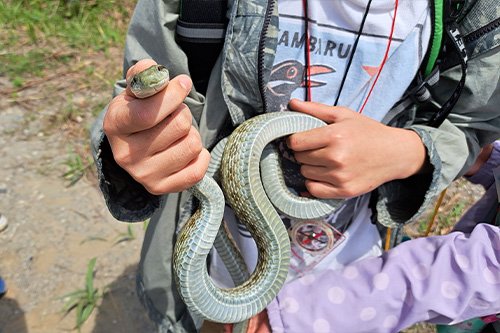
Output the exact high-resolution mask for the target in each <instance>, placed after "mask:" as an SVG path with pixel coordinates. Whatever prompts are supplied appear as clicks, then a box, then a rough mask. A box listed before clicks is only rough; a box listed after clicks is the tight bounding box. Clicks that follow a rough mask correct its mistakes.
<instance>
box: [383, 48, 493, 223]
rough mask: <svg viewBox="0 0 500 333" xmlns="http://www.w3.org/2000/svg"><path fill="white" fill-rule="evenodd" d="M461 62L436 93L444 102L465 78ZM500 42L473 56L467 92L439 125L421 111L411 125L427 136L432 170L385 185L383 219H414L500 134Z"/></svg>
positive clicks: (390, 221)
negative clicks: (461, 75) (428, 122)
mask: <svg viewBox="0 0 500 333" xmlns="http://www.w3.org/2000/svg"><path fill="white" fill-rule="evenodd" d="M460 73H461V71H460V68H459V67H454V68H451V69H450V70H448V71H446V72H444V73H442V74H441V79H440V81H439V83H438V86H437V87H436V88H435V91H434V95H435V97H436V99H439V102H444V101H445V100H446V99H447V98H448V97H449V95H450V91H453V90H454V88H455V87H456V85H457V82H458V81H459V80H460ZM499 77H500V47H496V48H494V49H492V50H490V51H488V52H485V53H482V54H480V55H479V56H477V57H475V58H472V59H470V61H469V64H468V71H467V80H466V83H465V87H464V89H463V92H462V94H461V96H460V98H459V100H458V102H457V104H456V105H455V107H454V108H453V110H452V113H451V114H450V115H449V117H448V118H447V119H446V120H445V122H444V123H443V124H442V125H441V126H440V127H439V128H433V127H429V126H427V125H425V122H426V120H427V119H429V117H428V115H425V113H420V114H419V113H417V117H416V119H415V122H414V123H413V124H412V125H410V126H408V128H409V129H411V130H414V131H415V132H416V133H417V134H418V135H419V136H420V137H421V139H422V142H423V143H424V145H425V147H426V149H427V154H428V161H429V163H430V165H431V171H430V172H429V173H423V174H418V175H415V176H412V177H410V178H408V179H404V180H395V181H391V182H389V183H386V184H384V185H382V186H381V187H379V189H378V191H377V193H375V195H378V201H377V204H376V207H377V213H378V220H379V222H381V223H382V224H384V225H386V226H388V225H392V226H394V224H398V223H405V222H408V221H413V220H415V218H416V217H417V216H419V215H420V214H421V213H423V212H424V211H425V209H426V208H427V207H428V206H429V204H430V203H432V202H433V200H434V198H435V197H436V195H438V194H439V193H440V192H441V191H442V190H443V189H445V188H446V187H447V186H448V185H449V184H450V183H451V182H452V181H453V180H455V179H457V178H458V177H460V176H461V175H463V174H464V173H465V172H466V171H467V170H468V168H469V167H470V166H471V165H472V164H473V163H474V161H475V159H476V157H477V155H478V153H479V150H480V148H481V147H482V146H484V145H486V144H488V143H491V142H493V141H494V140H496V139H497V138H498V137H499V136H500V108H499V107H498V105H500V88H499Z"/></svg>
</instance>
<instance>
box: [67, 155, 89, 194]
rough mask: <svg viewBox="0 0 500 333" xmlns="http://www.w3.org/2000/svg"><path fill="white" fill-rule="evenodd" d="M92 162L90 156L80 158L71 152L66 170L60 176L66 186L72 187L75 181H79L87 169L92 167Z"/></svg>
mask: <svg viewBox="0 0 500 333" xmlns="http://www.w3.org/2000/svg"><path fill="white" fill-rule="evenodd" d="M93 163H94V162H93V160H92V158H91V157H90V156H87V157H86V158H82V156H81V155H80V154H78V153H76V152H72V153H71V154H70V155H69V156H68V158H67V160H66V162H65V165H66V167H67V169H68V171H66V172H65V173H64V174H63V175H62V176H63V178H64V179H65V180H66V181H68V186H72V185H74V184H75V183H76V182H77V181H79V180H80V179H81V178H82V177H83V176H85V174H86V173H87V172H88V171H89V169H90V168H91V167H92V165H93Z"/></svg>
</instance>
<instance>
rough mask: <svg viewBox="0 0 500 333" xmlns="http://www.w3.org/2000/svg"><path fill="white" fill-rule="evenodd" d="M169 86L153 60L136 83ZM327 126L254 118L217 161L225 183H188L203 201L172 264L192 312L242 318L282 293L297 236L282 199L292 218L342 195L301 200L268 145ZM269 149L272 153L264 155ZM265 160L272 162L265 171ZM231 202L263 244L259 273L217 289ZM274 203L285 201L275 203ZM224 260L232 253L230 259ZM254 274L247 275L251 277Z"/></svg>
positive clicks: (322, 208) (283, 115) (293, 118)
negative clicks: (216, 257) (214, 268)
mask: <svg viewBox="0 0 500 333" xmlns="http://www.w3.org/2000/svg"><path fill="white" fill-rule="evenodd" d="M167 84H168V70H167V69H166V68H165V67H163V66H161V65H155V66H152V67H150V68H148V69H146V70H144V71H143V72H141V73H138V74H136V75H135V76H134V77H133V79H131V80H130V81H129V86H130V89H131V91H132V92H133V93H134V94H135V95H136V96H137V97H139V98H146V97H148V96H150V95H153V94H155V93H156V92H157V91H159V90H161V89H163V88H165V87H166V85H167ZM324 125H325V123H324V122H323V121H321V120H319V119H317V118H314V117H311V116H309V115H305V114H301V113H296V112H291V111H283V112H275V113H265V114H261V115H258V116H255V117H253V118H250V119H248V120H247V121H245V122H244V123H243V124H241V125H240V126H238V127H237V128H236V129H235V130H234V131H233V133H232V134H231V135H230V136H229V138H228V139H227V143H226V144H225V147H224V151H223V153H222V160H221V161H216V163H220V178H221V186H219V185H218V184H217V182H215V180H214V179H213V178H212V177H211V176H210V175H206V176H205V177H204V178H203V179H202V180H201V181H200V182H199V183H197V184H196V185H194V186H193V187H192V188H190V189H189V190H190V191H191V192H192V193H193V195H194V196H195V197H196V198H197V199H198V200H199V201H200V205H199V208H198V210H197V211H196V212H195V213H194V215H193V216H192V217H191V218H190V219H189V220H188V221H187V223H186V224H185V225H184V226H183V228H182V229H181V231H180V232H179V234H178V238H177V241H176V244H175V249H174V257H173V267H174V272H175V279H176V283H177V287H178V290H179V293H180V295H181V297H182V299H183V300H184V302H185V303H186V305H187V307H188V309H189V311H190V312H191V313H192V314H194V315H197V316H200V317H201V318H204V319H208V320H211V321H215V322H220V323H236V322H242V321H245V320H246V319H248V318H250V317H252V316H254V315H256V314H257V313H259V312H260V311H262V310H263V309H264V308H265V307H266V306H267V305H268V304H269V303H270V302H271V301H272V300H273V298H275V297H276V295H277V293H278V292H279V290H280V289H281V287H282V285H283V283H284V282H285V280H286V277H287V273H288V265H289V261H290V241H289V237H288V233H287V230H286V228H285V226H284V224H283V222H282V220H281V218H280V215H279V213H278V211H277V209H276V208H275V205H276V206H277V207H278V210H279V211H280V212H281V213H284V214H288V215H291V217H293V218H298V219H315V218H319V217H322V216H325V215H327V214H329V213H331V212H332V211H333V210H334V209H335V208H336V207H337V206H338V205H339V201H338V200H326V201H321V200H315V199H305V198H299V197H296V196H294V195H293V194H292V193H290V192H289V191H288V190H286V185H285V184H284V180H283V176H282V175H279V174H278V173H279V162H277V161H276V159H277V157H276V155H277V154H276V153H275V152H274V151H272V150H268V149H269V148H266V146H268V144H269V143H271V142H272V141H274V140H275V139H277V138H280V137H284V136H287V135H290V134H292V133H296V132H300V131H306V130H310V129H313V128H317V127H320V126H324ZM265 149H266V150H265ZM264 151H266V153H265V155H266V156H267V157H265V158H263V157H262V155H263V152H264ZM212 157H213V155H212ZM261 160H262V163H267V164H265V170H262V171H261V166H260V163H261ZM266 160H267V161H266ZM211 163H212V162H211ZM266 171H270V172H267V173H268V174H269V173H270V175H267V176H266V177H263V178H265V179H268V180H267V181H266V182H267V183H272V186H269V185H268V186H266V188H268V192H276V193H274V194H272V193H271V194H270V193H266V190H265V189H264V186H263V184H262V181H261V172H262V173H265V172H266ZM276 184H278V185H279V188H280V189H279V190H277V191H275V190H273V188H275V187H276ZM221 187H222V189H223V190H222V189H221ZM287 191H288V192H287ZM282 193H285V194H282ZM269 195H271V200H270V199H269V197H268V196H269ZM225 201H227V202H228V203H229V205H230V206H231V207H232V209H233V210H234V212H235V214H236V216H237V217H238V219H239V221H240V222H241V223H243V224H244V225H245V226H246V228H247V229H248V230H249V232H250V234H251V235H252V237H253V238H254V240H255V242H256V244H257V249H258V262H257V266H256V268H255V270H254V272H253V273H252V274H251V275H250V276H249V278H248V279H246V281H241V279H242V278H241V276H240V277H239V278H235V277H234V276H233V279H234V280H235V284H236V287H234V288H220V287H218V286H217V285H216V284H215V283H214V282H213V281H212V279H211V278H210V276H209V274H208V271H207V264H206V261H207V257H208V255H209V253H210V250H211V249H212V247H213V246H214V242H215V241H216V238H218V237H217V234H218V232H219V229H220V230H221V234H219V238H220V237H222V239H226V238H227V237H228V236H227V235H225V232H224V228H220V226H221V221H222V217H223V213H224V206H225ZM275 201H276V202H278V201H280V202H281V203H278V204H275ZM287 201H290V202H291V203H288V206H289V207H292V208H291V209H290V208H287V204H286V202H287ZM273 204H275V205H273ZM303 205H304V206H303ZM294 207H295V208H296V207H299V208H298V209H294ZM302 207H307V208H302ZM294 211H299V212H300V213H297V214H296V213H294ZM303 212H306V214H303ZM296 215H300V216H296ZM231 251H233V250H228V252H231ZM219 252H220V251H219ZM229 255H230V256H231V254H229ZM223 261H224V262H225V263H226V261H231V259H224V257H223ZM235 261H236V262H238V259H235V260H233V262H235ZM240 261H241V260H240ZM226 266H227V264H226ZM247 275H248V274H246V275H245V274H243V276H245V278H246V276H247ZM236 279H238V280H240V281H236Z"/></svg>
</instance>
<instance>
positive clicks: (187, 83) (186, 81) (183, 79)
mask: <svg viewBox="0 0 500 333" xmlns="http://www.w3.org/2000/svg"><path fill="white" fill-rule="evenodd" d="M179 84H180V85H181V87H182V88H184V89H186V91H187V92H190V91H191V86H192V83H191V79H190V78H189V77H188V76H185V75H182V76H179Z"/></svg>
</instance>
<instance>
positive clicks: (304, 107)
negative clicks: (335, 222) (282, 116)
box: [287, 99, 427, 199]
mask: <svg viewBox="0 0 500 333" xmlns="http://www.w3.org/2000/svg"><path fill="white" fill-rule="evenodd" d="M289 107H290V109H291V110H294V111H299V112H303V113H307V114H310V115H312V116H315V117H317V118H319V119H322V120H323V121H325V122H326V123H327V124H328V125H327V126H325V127H321V128H316V129H313V130H310V131H306V132H301V133H296V134H293V135H290V137H289V138H288V139H287V144H288V146H289V147H290V148H291V149H292V150H293V151H295V158H296V159H297V161H298V162H299V163H301V164H302V166H301V173H302V174H303V176H304V177H305V178H307V180H306V187H307V189H308V190H309V192H310V193H311V194H312V195H314V196H315V197H318V198H332V199H333V198H334V199H341V198H349V197H355V196H358V195H361V194H364V193H367V192H369V191H371V190H373V189H375V188H377V187H378V186H380V185H381V184H383V183H385V182H388V181H391V180H394V179H404V178H407V177H410V176H412V175H414V174H416V173H418V172H419V171H420V170H422V168H423V167H424V165H425V163H426V156H427V154H426V150H425V146H424V145H423V143H422V141H421V140H420V137H419V136H418V135H417V134H416V133H415V132H413V131H411V130H406V129H400V128H394V127H389V126H386V125H383V124H381V123H379V122H377V121H375V120H373V119H370V118H368V117H365V116H363V115H361V114H359V113H357V112H354V111H352V110H350V109H347V108H343V107H332V106H328V105H324V104H319V103H314V102H302V101H299V100H297V99H293V100H292V101H291V102H290V104H289Z"/></svg>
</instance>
